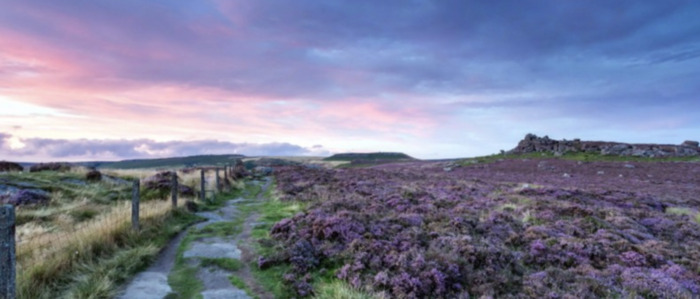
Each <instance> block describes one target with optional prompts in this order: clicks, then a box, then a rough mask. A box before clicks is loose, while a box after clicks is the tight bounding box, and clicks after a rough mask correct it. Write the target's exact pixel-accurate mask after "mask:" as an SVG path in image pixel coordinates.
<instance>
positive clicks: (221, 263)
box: [199, 258, 243, 271]
mask: <svg viewBox="0 0 700 299" xmlns="http://www.w3.org/2000/svg"><path fill="white" fill-rule="evenodd" d="M199 264H200V265H201V266H203V267H218V268H221V269H223V270H229V271H238V270H240V269H241V268H242V267H243V262H241V261H240V260H237V259H232V258H203V259H200V262H199Z"/></svg>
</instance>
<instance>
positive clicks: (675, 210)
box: [666, 207, 700, 224]
mask: <svg viewBox="0 0 700 299" xmlns="http://www.w3.org/2000/svg"><path fill="white" fill-rule="evenodd" d="M666 213H668V214H676V215H688V216H690V217H691V218H692V219H694V220H695V222H697V223H698V224H700V212H697V211H695V210H693V209H691V208H685V207H670V208H666Z"/></svg>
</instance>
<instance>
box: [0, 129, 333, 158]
mask: <svg viewBox="0 0 700 299" xmlns="http://www.w3.org/2000/svg"><path fill="white" fill-rule="evenodd" d="M12 137H13V136H12V135H11V134H8V133H2V132H0V154H1V155H2V156H10V157H16V158H17V159H30V160H32V161H39V160H37V159H43V160H45V159H56V160H70V161H76V160H96V159H103V158H105V157H108V158H109V159H110V160H122V159H140V158H163V157H175V156H193V155H214V154H242V155H246V156H309V155H318V156H326V155H330V152H329V151H328V150H326V149H324V148H323V147H322V146H320V145H319V146H314V147H313V148H304V147H301V146H298V145H294V144H290V143H264V144H255V143H232V142H224V141H216V140H198V141H168V142H158V141H154V140H150V139H137V140H96V139H79V140H66V139H49V138H26V139H20V141H21V143H22V144H23V146H22V147H19V148H17V147H12V146H11V145H10V141H9V139H10V138H12Z"/></svg>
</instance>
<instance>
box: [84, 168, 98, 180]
mask: <svg viewBox="0 0 700 299" xmlns="http://www.w3.org/2000/svg"><path fill="white" fill-rule="evenodd" d="M85 180H87V181H88V182H99V181H101V180H102V173H101V172H99V171H97V170H95V169H93V170H90V171H89V172H88V173H87V174H85Z"/></svg>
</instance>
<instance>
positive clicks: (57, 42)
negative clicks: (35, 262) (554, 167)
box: [0, 0, 700, 162]
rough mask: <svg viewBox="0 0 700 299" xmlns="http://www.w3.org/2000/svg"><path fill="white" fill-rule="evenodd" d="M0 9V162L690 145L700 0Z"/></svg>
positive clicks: (695, 128)
mask: <svg viewBox="0 0 700 299" xmlns="http://www.w3.org/2000/svg"><path fill="white" fill-rule="evenodd" d="M0 6H1V7H2V9H0V160H13V161H27V162H36V161H48V160H64V161H83V160H121V159H131V158H150V157H167V156H182V155H194V154H228V153H237V154H244V155H311V156H313V155H321V156H323V155H330V154H332V153H338V152H368V151H385V152H391V151H399V152H405V153H407V154H409V155H411V156H414V157H416V158H422V159H436V158H456V157H472V156H480V155H488V154H493V153H497V152H498V151H499V150H501V149H505V150H508V149H511V148H513V147H515V145H516V144H517V142H518V141H519V140H520V139H521V138H522V137H523V136H524V135H525V134H527V133H534V134H538V135H549V137H551V138H557V139H574V138H581V139H583V140H606V141H620V142H630V143H635V142H637V143H667V144H680V143H682V142H683V141H684V140H698V139H700V18H699V17H698V16H700V1H692V0H669V1H656V0H654V1H608V0H595V1H549V0H547V1H545V0H539V1H536V0H525V1H523V0H504V1H467V0H438V1H430V0H385V1H365V0H346V1H337V0H317V1H308V0H295V1H287V0H265V1H261V0H225V1H224V0H203V1H170V0H160V1H136V0H122V1H106V0H81V1H77V0H65V1H52V0H45V1H37V0H23V1H15V0H0Z"/></svg>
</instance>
